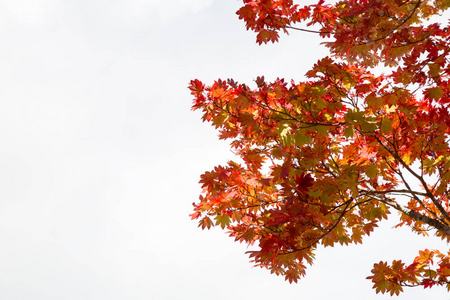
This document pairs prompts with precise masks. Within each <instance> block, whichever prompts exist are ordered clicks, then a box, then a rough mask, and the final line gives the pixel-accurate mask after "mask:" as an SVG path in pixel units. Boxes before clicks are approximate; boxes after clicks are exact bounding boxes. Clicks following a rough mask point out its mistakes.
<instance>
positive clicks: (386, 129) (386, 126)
mask: <svg viewBox="0 0 450 300" xmlns="http://www.w3.org/2000/svg"><path fill="white" fill-rule="evenodd" d="M381 132H382V133H386V134H389V133H391V132H392V121H391V120H389V119H383V121H382V122H381Z"/></svg>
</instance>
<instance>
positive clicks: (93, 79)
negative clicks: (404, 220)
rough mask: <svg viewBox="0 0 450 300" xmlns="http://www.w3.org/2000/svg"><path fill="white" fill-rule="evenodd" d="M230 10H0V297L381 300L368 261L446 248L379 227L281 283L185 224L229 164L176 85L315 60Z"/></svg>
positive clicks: (105, 2) (160, 1)
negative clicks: (206, 185)
mask: <svg viewBox="0 0 450 300" xmlns="http://www.w3.org/2000/svg"><path fill="white" fill-rule="evenodd" d="M240 3H241V2H240V1H237V0H232V1H231V0H228V1H224V0H172V1H167V0H166V1H164V0H90V1H87V0H77V1H68V0H66V1H64V0H60V1H57V0H48V1H45V0H1V1H0V40H1V45H2V46H1V47H0V80H1V82H2V86H1V88H0V97H1V98H0V99H1V101H2V102H1V103H2V108H3V109H2V110H1V112H0V139H1V143H0V299H2V300H22V299H23V300H28V299H34V300H39V299H42V300H44V299H45V300H51V299H67V300H70V299H74V300H75V299H76V300H79V299H95V300H103V299H105V300H122V299H123V300H125V299H126V300H129V299H183V300H186V299H187V300H190V299H194V300H203V299H204V300H209V299H262V300H264V299H278V298H285V299H313V300H316V299H318V300H320V299H330V297H332V299H361V297H364V299H365V300H369V299H389V298H390V297H389V296H388V295H384V296H383V295H376V294H375V292H374V291H373V290H372V289H371V286H372V284H371V282H370V281H369V280H366V279H365V277H366V276H369V275H370V270H371V268H372V265H373V263H374V262H378V261H380V260H388V261H390V260H392V259H395V258H402V259H404V260H405V261H407V262H410V260H411V259H412V258H413V257H414V256H415V255H416V254H417V252H418V250H419V249H422V248H424V247H429V248H436V247H439V249H441V250H443V251H445V250H446V249H445V247H443V246H445V245H442V244H441V243H439V242H436V241H435V240H434V239H418V238H416V237H415V236H414V235H412V234H409V231H408V230H403V231H402V230H395V232H391V231H389V226H391V225H392V224H391V225H388V226H387V227H386V228H387V229H382V230H379V231H377V232H375V233H374V234H373V236H372V237H371V238H369V239H366V240H365V241H366V245H364V246H356V247H355V246H351V247H337V248H330V249H325V250H324V251H323V250H320V251H319V252H318V255H317V260H316V263H315V265H314V266H313V267H310V268H309V270H308V274H307V277H306V278H304V279H303V280H301V281H300V283H299V284H294V285H290V284H288V283H287V282H285V281H284V279H283V278H280V277H276V276H274V275H270V274H269V272H268V271H266V270H262V269H259V268H254V267H252V266H251V264H250V263H248V257H247V256H246V255H245V254H244V252H245V251H246V248H245V246H244V245H240V244H237V243H235V242H234V241H233V240H232V239H231V238H229V237H227V236H226V234H225V233H224V232H222V231H221V230H220V229H218V228H217V229H215V230H211V231H201V230H200V229H198V228H197V223H196V222H195V221H191V220H190V219H189V217H188V215H189V214H190V213H191V207H192V206H191V203H192V202H194V201H196V200H197V199H198V195H199V193H200V187H199V185H198V180H199V176H200V174H201V173H203V172H204V171H206V170H209V169H211V168H212V167H213V166H214V165H217V164H220V163H224V162H226V161H227V160H228V159H231V158H232V155H231V153H230V152H229V150H228V143H227V142H223V141H222V142H221V141H218V139H217V133H216V132H214V130H213V129H212V128H211V127H210V126H209V125H208V124H203V123H202V122H201V120H200V117H201V115H200V113H197V112H191V110H190V106H191V101H192V97H191V96H190V95H189V91H188V89H187V85H188V83H189V81H190V80H191V79H194V78H198V79H201V80H203V81H204V82H207V83H211V82H212V81H213V80H214V79H217V78H223V79H225V78H228V77H233V78H234V79H236V80H238V81H240V82H246V83H251V81H252V80H253V79H255V78H256V77H257V76H259V75H265V76H266V78H268V79H274V78H276V77H277V76H279V77H286V78H287V79H291V78H294V79H296V80H301V79H302V75H303V74H304V73H305V72H306V71H307V69H308V68H309V67H310V66H312V64H313V63H315V62H316V60H317V59H318V58H320V57H321V56H323V55H325V54H326V52H325V50H324V49H323V48H320V47H318V46H317V44H318V43H319V42H320V41H319V40H317V39H316V38H315V37H314V36H311V35H308V34H303V33H293V34H291V36H289V37H283V38H282V39H281V43H279V44H276V45H268V46H257V45H256V43H255V36H254V34H253V33H250V32H246V31H245V28H244V24H243V23H242V22H241V21H240V20H238V19H237V17H236V15H235V11H236V10H237V9H238V8H239V6H240ZM446 296H447V293H446V292H445V291H444V289H439V288H435V289H432V290H426V291H425V292H424V291H423V290H422V289H412V290H409V291H408V292H406V293H404V294H403V295H402V296H401V297H398V298H397V299H423V298H424V297H434V299H444V297H446Z"/></svg>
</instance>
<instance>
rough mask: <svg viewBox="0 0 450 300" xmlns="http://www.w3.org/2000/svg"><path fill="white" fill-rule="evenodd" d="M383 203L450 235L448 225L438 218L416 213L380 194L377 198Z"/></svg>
mask: <svg viewBox="0 0 450 300" xmlns="http://www.w3.org/2000/svg"><path fill="white" fill-rule="evenodd" d="M378 199H379V200H380V201H382V202H383V203H385V204H387V205H389V206H390V207H393V208H395V209H396V210H398V211H400V212H402V213H403V214H405V215H407V216H408V217H411V218H413V219H414V220H416V221H420V222H423V223H425V224H428V225H430V226H431V227H434V228H436V229H437V230H439V231H441V232H443V233H444V234H446V235H450V227H448V226H446V225H445V224H443V223H441V222H439V221H438V220H435V219H432V218H430V217H428V216H425V215H422V214H421V213H418V212H417V211H415V210H412V209H408V208H406V207H404V206H402V205H400V204H398V203H397V202H395V201H394V200H392V199H389V198H387V197H386V196H384V195H380V196H379V198H378Z"/></svg>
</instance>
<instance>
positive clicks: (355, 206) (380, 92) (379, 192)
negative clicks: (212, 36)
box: [189, 0, 450, 295]
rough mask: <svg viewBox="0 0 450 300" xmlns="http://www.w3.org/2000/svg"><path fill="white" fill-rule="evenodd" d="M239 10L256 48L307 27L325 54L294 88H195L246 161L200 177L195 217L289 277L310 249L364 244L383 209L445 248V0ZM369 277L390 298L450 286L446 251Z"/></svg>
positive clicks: (224, 84) (259, 82)
mask: <svg viewBox="0 0 450 300" xmlns="http://www.w3.org/2000/svg"><path fill="white" fill-rule="evenodd" d="M243 2H244V4H243V6H242V8H240V9H239V10H238V11H237V15H238V16H239V18H240V19H242V20H243V21H244V22H245V24H246V27H247V29H249V30H253V31H254V32H256V34H257V36H256V39H257V42H258V43H259V44H263V43H268V42H277V41H278V39H279V36H280V34H283V33H288V32H289V33H290V34H291V36H292V35H293V32H294V31H305V32H309V33H308V34H317V35H320V37H322V38H323V40H324V43H325V44H326V46H327V47H328V49H329V51H330V55H329V56H328V57H324V58H323V59H321V60H319V61H318V62H317V63H316V64H314V66H313V67H312V68H311V70H309V71H308V72H307V73H306V78H307V80H306V81H304V82H293V81H292V82H287V81H285V80H283V79H277V80H275V81H274V82H266V81H265V80H264V77H258V78H257V79H256V87H255V88H251V87H249V86H248V85H245V84H240V83H237V82H235V81H233V80H232V79H229V80H217V81H216V82H214V83H213V84H211V85H209V86H206V85H205V84H203V83H202V82H200V81H199V80H193V81H192V82H191V84H190V87H189V88H190V90H191V93H192V95H193V96H194V103H193V109H194V110H200V111H202V113H203V121H208V122H210V123H211V124H212V125H213V126H214V127H215V128H216V129H217V130H218V131H219V137H220V138H221V139H228V140H230V141H231V147H232V149H233V151H234V152H235V153H236V155H238V156H239V157H240V159H241V161H242V163H240V164H238V163H236V162H229V163H228V164H227V165H225V166H217V167H215V168H214V169H213V170H212V171H209V172H206V173H204V174H203V175H202V176H201V180H200V183H201V185H202V187H203V193H202V194H201V196H200V200H199V201H198V202H197V203H194V213H193V214H192V215H191V216H192V218H193V219H199V222H200V223H199V224H200V226H201V227H202V228H210V227H211V226H214V225H217V226H220V227H222V228H223V229H225V228H226V229H227V230H228V232H229V233H230V235H231V236H232V237H234V238H235V239H236V241H240V242H245V243H248V244H250V245H255V246H256V248H255V249H257V250H255V251H250V252H249V255H250V258H251V260H252V261H253V262H254V264H256V265H258V266H261V267H264V268H267V269H269V270H270V271H271V272H272V273H275V274H278V275H283V276H285V278H286V279H287V280H289V281H290V282H296V281H297V280H298V279H299V278H300V277H301V276H303V275H304V274H305V268H306V266H307V265H308V264H311V263H312V261H313V259H314V251H315V250H316V248H317V247H319V246H320V245H322V246H334V245H336V244H341V245H347V244H349V243H355V244H357V243H361V242H362V238H363V237H364V236H367V235H369V234H370V233H371V232H372V231H373V230H374V229H375V228H376V227H377V224H378V223H379V222H380V221H382V220H383V219H387V218H388V215H389V213H390V212H393V211H397V212H398V213H399V214H400V215H401V223H400V224H398V226H410V227H411V228H412V229H413V230H414V231H415V232H416V233H417V234H420V235H428V234H429V233H433V234H436V235H437V236H439V237H441V238H442V239H443V240H446V241H449V240H450V203H449V197H450V195H449V192H450V184H449V183H450V149H449V138H450V129H449V128H450V127H449V126H450V114H449V105H450V82H449V78H450V77H449V72H450V55H449V52H450V43H449V36H450V28H449V22H448V20H445V19H444V21H445V22H442V18H436V17H438V16H439V15H441V14H442V13H444V11H446V10H447V9H448V8H449V7H450V1H449V0H433V1H429V0H414V1H409V0H361V1H356V0H343V1H338V2H336V1H330V2H329V3H328V2H327V1H323V0H321V1H319V3H317V4H314V5H307V6H302V5H299V4H296V3H294V1H290V0H279V1H276V0H255V1H250V0H245V1H243ZM437 20H438V21H440V22H438V21H437ZM380 70H382V71H380ZM430 230H431V231H430ZM368 278H369V279H371V280H372V281H373V283H374V288H375V290H376V292H382V293H385V292H389V293H390V294H391V295H392V294H398V293H400V292H401V291H402V289H403V286H419V285H420V286H423V287H426V288H427V287H432V286H435V285H446V286H447V288H448V289H449V290H450V252H449V253H441V252H439V251H437V250H427V249H425V250H423V251H420V252H419V255H418V256H417V257H416V258H415V259H414V261H413V262H411V263H404V262H402V261H401V260H395V261H393V262H392V263H386V262H379V263H376V264H375V265H374V268H373V270H372V276H369V277H368Z"/></svg>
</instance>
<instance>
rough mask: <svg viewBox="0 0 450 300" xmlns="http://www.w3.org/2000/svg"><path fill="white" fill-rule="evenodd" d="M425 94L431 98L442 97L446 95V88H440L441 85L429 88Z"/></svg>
mask: <svg viewBox="0 0 450 300" xmlns="http://www.w3.org/2000/svg"><path fill="white" fill-rule="evenodd" d="M425 94H426V95H427V96H428V98H430V99H433V100H438V99H439V98H441V97H442V96H443V95H444V90H442V88H440V87H435V88H431V89H428V90H427V91H426V92H425Z"/></svg>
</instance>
